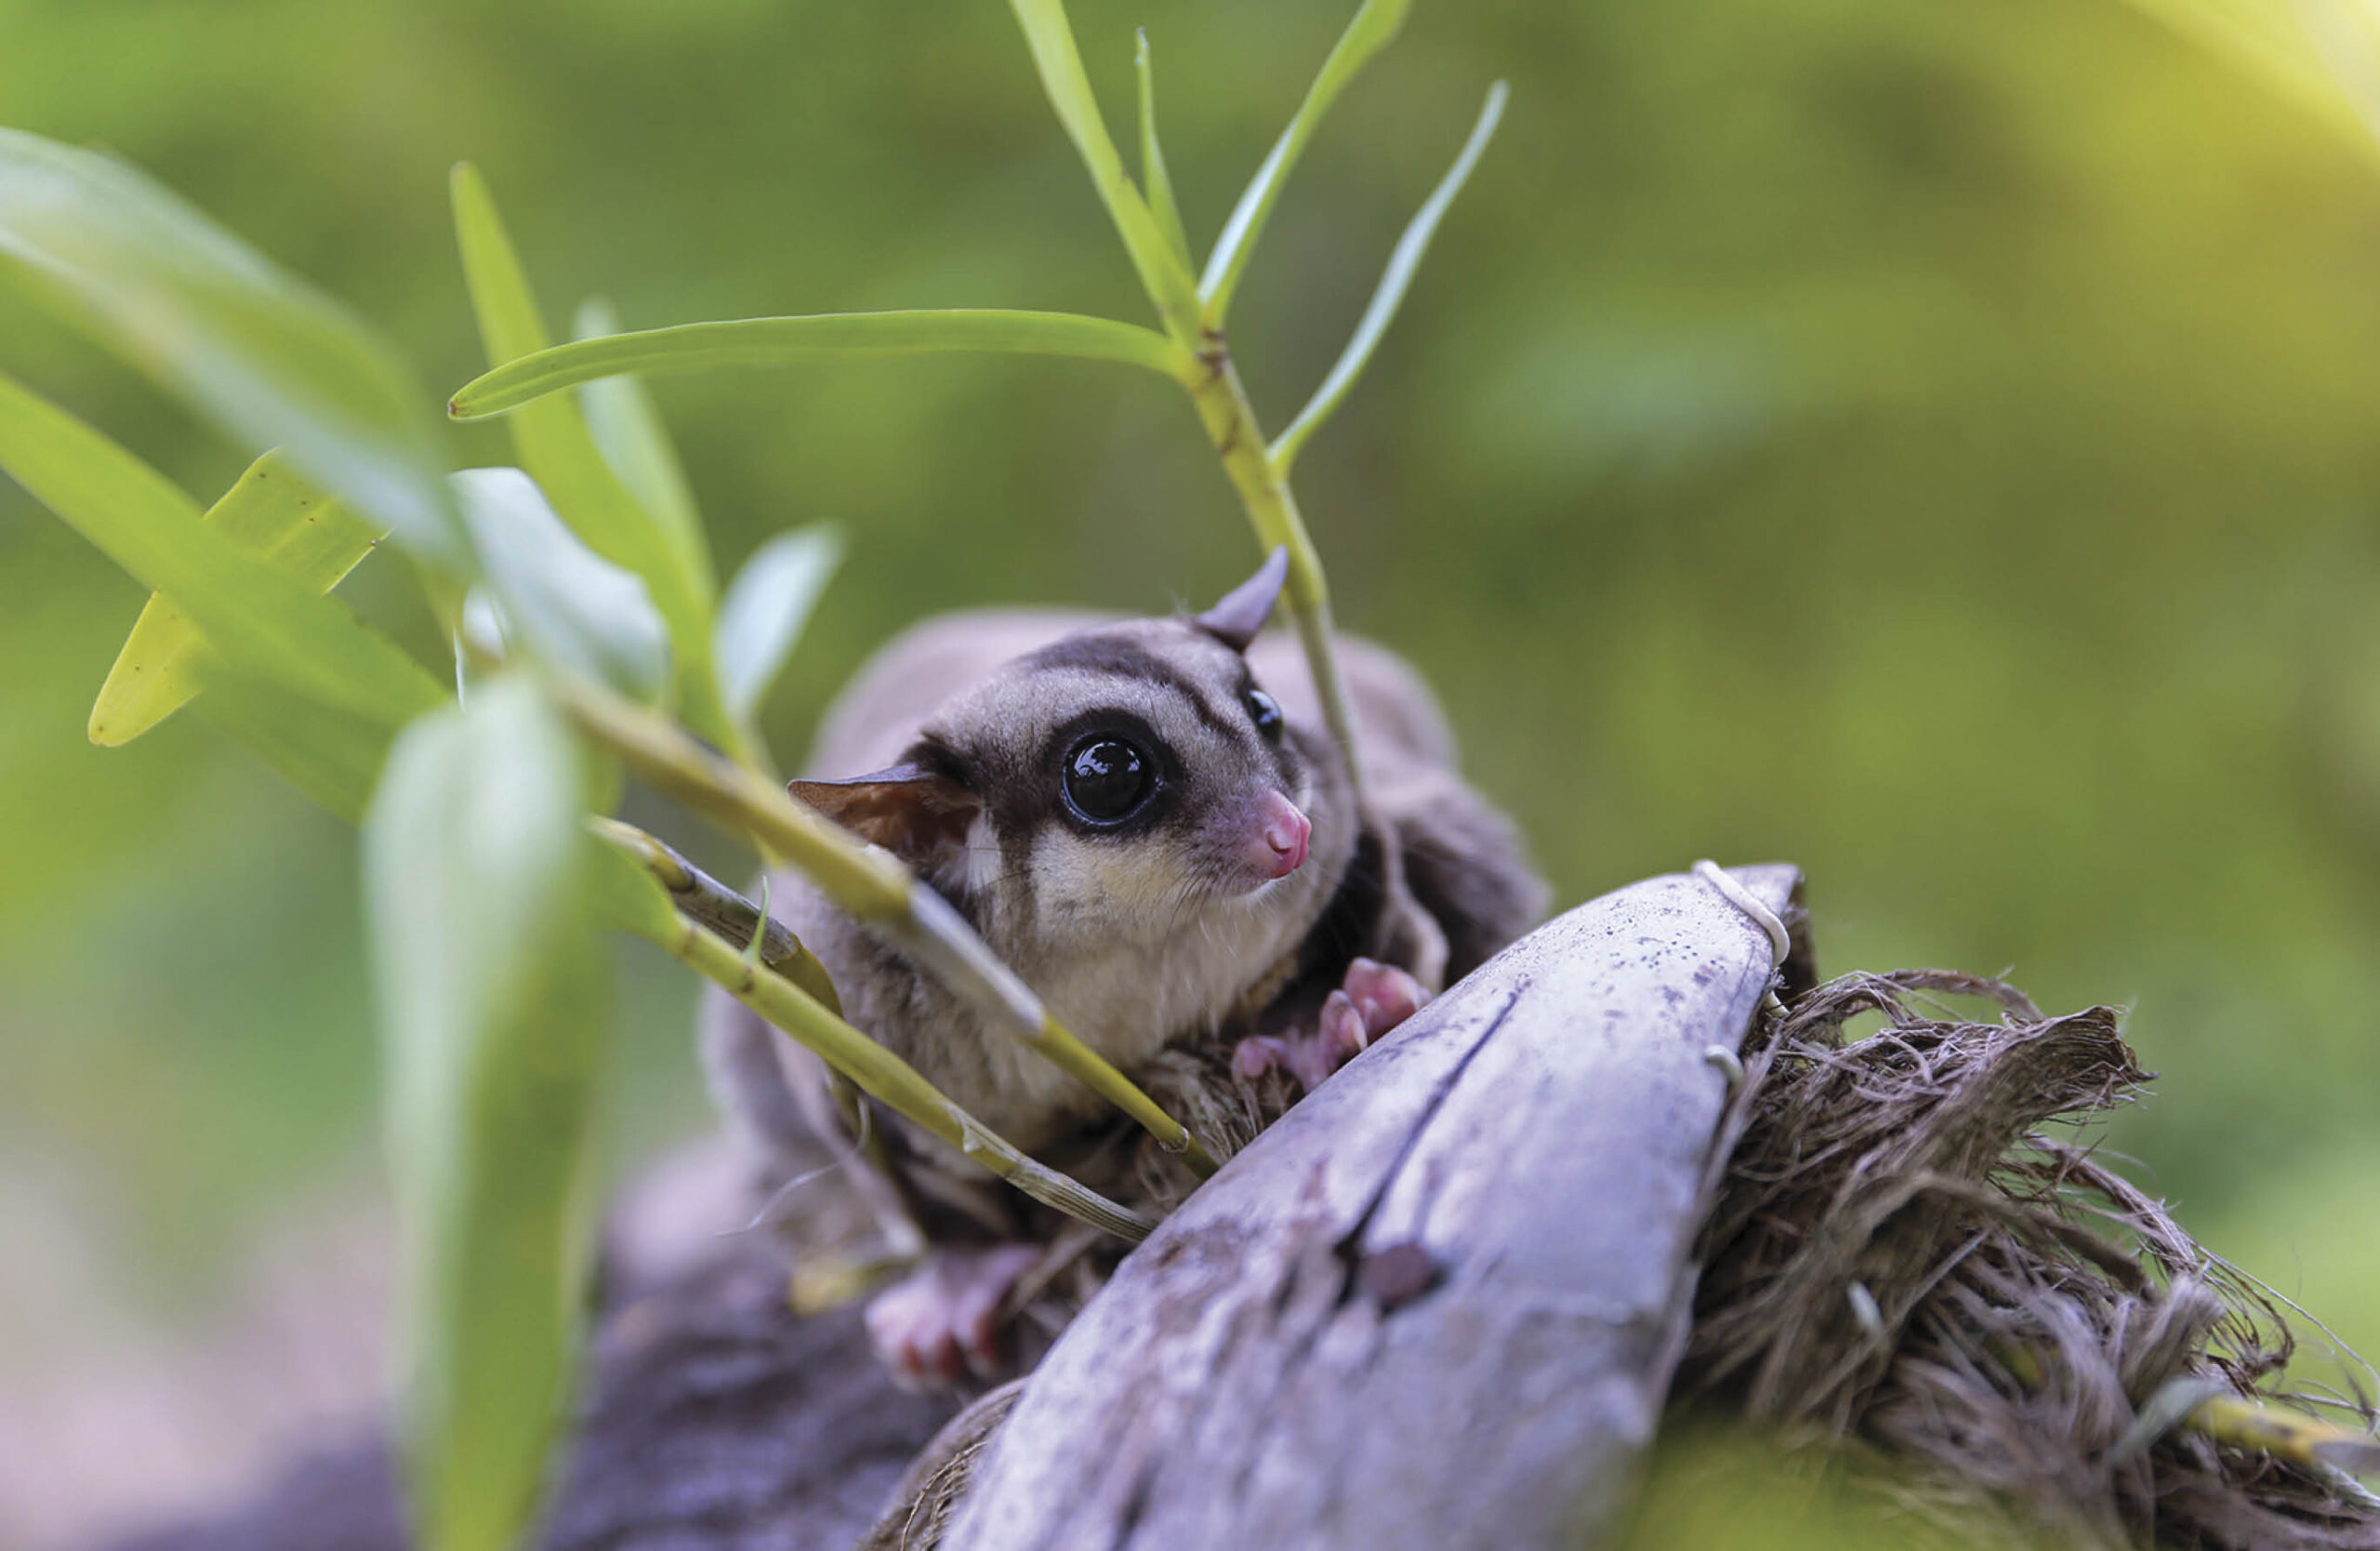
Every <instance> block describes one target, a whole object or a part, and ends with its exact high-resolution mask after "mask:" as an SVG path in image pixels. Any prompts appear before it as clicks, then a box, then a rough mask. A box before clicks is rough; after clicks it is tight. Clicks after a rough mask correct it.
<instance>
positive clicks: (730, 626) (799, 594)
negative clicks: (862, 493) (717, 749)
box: [719, 524, 843, 721]
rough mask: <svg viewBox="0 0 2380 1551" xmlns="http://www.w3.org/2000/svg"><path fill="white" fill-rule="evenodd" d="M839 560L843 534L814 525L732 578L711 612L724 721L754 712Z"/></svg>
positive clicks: (761, 553) (769, 547) (766, 547)
mask: <svg viewBox="0 0 2380 1551" xmlns="http://www.w3.org/2000/svg"><path fill="white" fill-rule="evenodd" d="M842 558H843V536H842V535H841V534H840V533H839V532H838V531H836V530H835V529H834V528H832V527H828V526H825V525H823V524H822V525H820V526H816V527H807V528H802V529H800V530H799V531H798V532H794V533H781V534H779V535H777V536H776V537H774V538H772V539H770V540H769V541H768V542H767V543H765V544H763V545H761V546H760V548H759V549H758V550H754V551H753V552H752V556H751V558H750V559H748V560H747V561H746V562H745V563H744V569H742V570H741V571H738V572H737V573H735V580H734V582H733V583H731V584H730V585H729V587H728V589H727V602H726V603H725V604H724V605H723V606H722V607H721V609H720V611H719V675H720V680H721V683H722V684H723V685H724V687H725V689H726V692H727V709H728V713H729V714H730V715H732V716H734V717H736V718H738V719H739V720H743V721H749V720H750V719H751V717H752V715H753V713H754V712H755V711H757V710H758V709H760V697H761V696H763V695H766V694H767V693H768V690H769V685H770V684H771V683H774V681H775V679H776V676H777V672H778V670H779V669H782V668H784V666H785V661H786V658H787V656H789V655H790V654H791V653H792V651H793V643H794V642H795V641H796V640H797V639H799V638H800V634H801V627H802V624H803V623H804V622H805V621H806V620H808V619H809V617H810V610H811V609H812V607H813V606H814V605H815V604H816V603H817V602H818V595H819V593H820V592H822V591H824V590H826V578H827V577H830V576H832V575H833V574H834V570H835V566H836V565H837V563H840V561H841V560H842Z"/></svg>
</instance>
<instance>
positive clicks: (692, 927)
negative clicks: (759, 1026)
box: [647, 915, 1157, 1243]
mask: <svg viewBox="0 0 2380 1551" xmlns="http://www.w3.org/2000/svg"><path fill="white" fill-rule="evenodd" d="M647 935H649V936H650V937H651V939H652V940H653V941H654V942H655V944H657V945H658V946H659V947H660V948H662V949H663V950H664V951H666V952H667V953H668V954H669V955H670V956H671V957H672V958H675V959H677V960H678V961H681V962H682V963H684V964H686V965H688V966H689V967H691V968H692V969H693V970H694V972H695V973H696V974H700V975H702V976H703V977H704V978H705V979H707V980H708V981H710V982H711V983H713V984H714V985H716V986H719V987H720V988H722V989H724V990H725V991H726V992H727V993H728V994H729V995H730V996H733V997H734V998H735V1000H736V1001H740V1002H742V1003H743V1004H744V1005H745V1006H747V1007H749V1008H750V1009H752V1011H753V1012H755V1013H758V1014H760V1016H761V1017H763V1018H766V1019H767V1020H768V1021H769V1023H770V1024H771V1025H773V1026H774V1027H777V1028H779V1029H782V1030H783V1031H784V1032H785V1033H787V1034H788V1035H790V1036H791V1037H792V1038H793V1039H794V1040H796V1041H799V1042H800V1043H801V1044H802V1045H804V1046H806V1047H807V1048H808V1049H810V1050H812V1051H813V1052H815V1053H816V1054H817V1055H818V1056H819V1058H820V1059H821V1060H823V1061H825V1062H826V1064H827V1065H828V1066H830V1067H833V1068H834V1069H835V1070H837V1071H839V1072H840V1073H842V1074H843V1076H845V1077H846V1078H849V1079H850V1080H851V1081H852V1082H853V1085H855V1086H856V1087H857V1088H858V1089H859V1090H860V1091H861V1092H862V1093H864V1094H868V1095H869V1096H870V1097H872V1098H875V1099H879V1100H880V1101H882V1102H883V1103H885V1104H887V1105H889V1106H891V1107H893V1109H894V1110H896V1111H898V1112H899V1113H901V1114H902V1115H904V1116H906V1117H907V1118H908V1119H909V1120H913V1121H915V1122H916V1123H917V1124H918V1125H919V1126H922V1127H923V1128H925V1130H927V1131H928V1132H930V1133H932V1134H933V1135H935V1136H938V1137H940V1138H941V1139H942V1140H943V1141H945V1142H946V1143H948V1144H949V1145H950V1146H952V1147H957V1148H958V1149H959V1151H960V1152H961V1153H964V1154H965V1155H966V1156H967V1157H969V1158H971V1159H973V1160H975V1161H976V1162H978V1163H981V1164H982V1165H983V1166H984V1167H985V1168H986V1169H989V1170H990V1171H991V1172H992V1173H995V1174H998V1176H999V1177H1000V1178H1002V1179H1004V1180H1006V1181H1008V1182H1009V1183H1010V1184H1011V1185H1013V1186H1016V1187H1017V1188H1018V1189H1020V1190H1022V1191H1024V1192H1025V1194H1026V1195H1028V1196H1030V1197H1032V1198H1033V1199H1034V1200H1038V1201H1040V1202H1042V1203H1043V1204H1045V1205H1048V1206H1051V1207H1055V1208H1056V1209H1057V1210H1058V1211H1060V1212H1063V1213H1066V1215H1068V1216H1070V1217H1073V1218H1076V1219H1078V1220H1079V1221H1081V1222H1085V1223H1089V1224H1091V1226H1093V1227H1097V1228H1102V1229H1104V1230H1105V1231H1107V1232H1109V1233H1112V1234H1114V1235H1116V1236H1117V1238H1119V1239H1127V1240H1130V1241H1131V1242H1133V1243H1138V1242H1140V1241H1141V1240H1142V1239H1146V1238H1147V1237H1148V1236H1149V1234H1150V1233H1151V1232H1152V1231H1154V1230H1155V1228H1156V1226H1157V1225H1156V1224H1155V1223H1153V1222H1151V1221H1150V1220H1149V1219H1148V1218H1146V1217H1144V1216H1143V1215H1141V1213H1137V1212H1134V1211H1132V1210H1131V1208H1129V1207H1125V1206H1119V1205H1117V1203H1116V1202H1114V1201H1111V1200H1108V1199H1107V1198H1106V1197H1104V1196H1103V1195H1101V1194H1099V1192H1097V1191H1096V1190H1092V1189H1090V1188H1088V1187H1086V1186H1082V1185H1079V1184H1078V1183H1077V1182H1076V1181H1074V1180H1072V1179H1070V1178H1068V1177H1067V1176H1066V1175H1064V1174H1062V1173H1058V1172H1057V1171H1056V1170H1054V1169H1051V1168H1048V1167H1045V1166H1044V1165H1042V1164H1040V1163H1037V1162H1035V1161H1034V1160H1032V1159H1030V1158H1028V1157H1026V1156H1025V1154H1024V1153H1023V1152H1021V1151H1019V1150H1018V1149H1017V1148H1016V1147H1013V1146H1012V1145H1011V1144H1010V1143H1008V1142H1006V1141H1004V1140H1002V1139H1001V1138H1000V1137H999V1136H998V1135H996V1134H995V1133H992V1132H991V1131H988V1130H986V1129H985V1127H984V1125H983V1124H982V1123H981V1122H980V1121H978V1120H976V1119H975V1118H974V1117H973V1116H972V1115H970V1114H968V1113H967V1111H965V1110H964V1109H961V1108H959V1106H957V1105H955V1104H953V1103H951V1102H950V1101H949V1100H948V1099H946V1098H945V1097H943V1095H942V1093H941V1091H940V1090H939V1089H937V1088H935V1087H934V1085H933V1084H932V1083H931V1082H928V1081H927V1080H925V1078H924V1077H923V1076H921V1075H920V1074H919V1071H918V1069H917V1068H916V1067H912V1066H910V1065H909V1064H908V1063H907V1062H906V1061H904V1060H902V1059H901V1058H900V1057H899V1056H897V1055H895V1054H893V1053H892V1052H891V1051H889V1050H887V1049H885V1048H884V1047H883V1046H882V1045H880V1044H878V1043H877V1042H876V1041H874V1040H871V1039H869V1038H868V1037H867V1036H866V1035H865V1034H863V1033H861V1032H860V1031H859V1030H858V1029H856V1028H853V1027H852V1026H851V1025H850V1024H848V1023H845V1022H844V1021H843V1020H842V1019H840V1018H839V1017H837V1016H836V1015H835V1014H832V1013H829V1012H828V1011H826V1008H825V1007H824V1006H822V1005H820V1004H819V1003H818V1002H817V1001H814V1000H813V999H812V998H811V997H809V996H808V995H805V994H804V993H803V992H802V990H801V988H800V987H798V986H796V985H795V984H794V983H793V982H792V981H790V980H788V979H787V978H786V977H785V976H783V975H781V974H776V973H774V971H771V970H768V969H765V968H763V967H761V966H760V965H759V964H756V963H754V962H752V961H750V960H749V959H747V958H746V957H745V956H744V954H743V952H742V950H740V949H739V948H735V947H734V945H733V944H731V943H729V942H727V941H726V940H725V939H724V938H721V937H719V936H715V935H712V934H711V933H709V932H707V931H706V930H704V929H703V928H702V927H700V926H698V925H696V924H695V923H694V921H691V920H689V919H687V918H686V917H684V916H682V915H681V916H676V917H674V918H673V925H672V928H671V929H670V930H668V931H667V932H655V933H649V934H647Z"/></svg>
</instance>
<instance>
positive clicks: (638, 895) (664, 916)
mask: <svg viewBox="0 0 2380 1551" xmlns="http://www.w3.org/2000/svg"><path fill="white" fill-rule="evenodd" d="M588 841H589V850H588V863H587V873H586V878H585V884H586V889H587V908H588V915H589V916H590V917H591V918H592V919H593V920H594V921H596V923H597V924H599V925H602V926H606V927H609V928H611V929H613V930H615V931H619V932H626V933H628V934H630V935H634V936H639V937H642V938H644V939H646V940H647V941H648V942H656V943H659V942H667V941H668V940H669V935H670V934H671V933H672V932H675V931H678V930H680V929H681V928H680V922H679V920H678V911H677V908H676V907H675V906H673V905H672V904H670V902H669V894H668V890H666V889H664V888H663V887H662V886H661V883H660V881H659V880H658V879H656V878H655V877H654V876H653V874H651V873H650V872H647V871H646V870H645V869H644V868H642V867H641V866H639V865H638V864H637V863H636V861H635V860H634V859H632V858H631V857H629V856H628V855H627V853H625V852H622V851H619V850H616V849H615V848H614V847H612V846H610V845H606V844H604V843H602V842H601V841H598V840H595V839H594V838H593V837H592V836H589V837H588Z"/></svg>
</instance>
